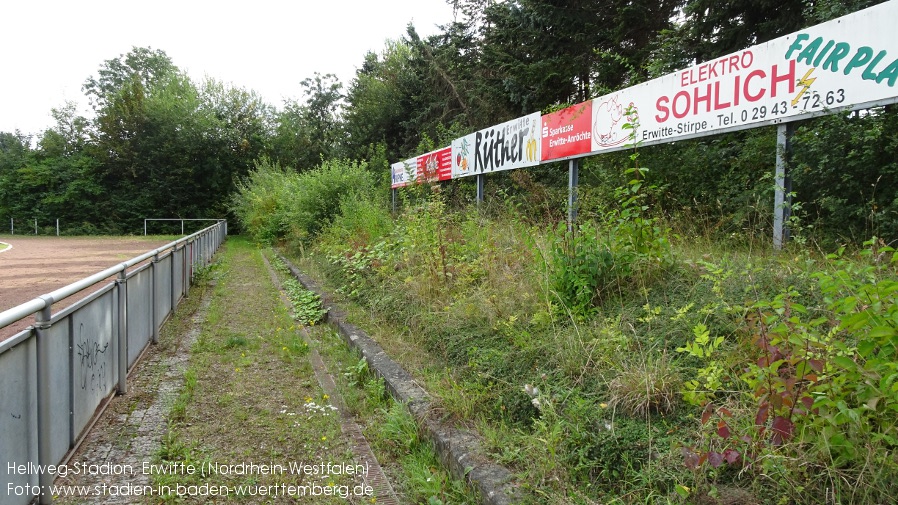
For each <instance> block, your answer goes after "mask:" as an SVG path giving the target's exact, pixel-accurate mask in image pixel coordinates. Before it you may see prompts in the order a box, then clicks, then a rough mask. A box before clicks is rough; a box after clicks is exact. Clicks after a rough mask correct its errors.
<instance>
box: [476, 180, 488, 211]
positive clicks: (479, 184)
mask: <svg viewBox="0 0 898 505" xmlns="http://www.w3.org/2000/svg"><path fill="white" fill-rule="evenodd" d="M485 179H486V176H485V175H483V174H477V205H478V206H479V205H480V204H481V203H483V182H484V180H485Z"/></svg>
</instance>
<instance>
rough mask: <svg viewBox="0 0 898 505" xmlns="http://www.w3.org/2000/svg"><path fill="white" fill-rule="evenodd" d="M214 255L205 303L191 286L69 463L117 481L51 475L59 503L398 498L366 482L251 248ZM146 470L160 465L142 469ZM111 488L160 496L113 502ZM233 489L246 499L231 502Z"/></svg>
mask: <svg viewBox="0 0 898 505" xmlns="http://www.w3.org/2000/svg"><path fill="white" fill-rule="evenodd" d="M219 255H220V256H219V258H218V260H219V263H218V265H217V266H215V267H213V268H212V270H211V272H210V273H209V275H210V276H211V278H212V279H214V285H213V286H209V287H207V288H206V293H205V295H203V296H202V297H200V296H197V293H196V292H194V291H191V297H190V298H189V299H188V300H187V301H186V302H185V303H184V304H182V306H181V307H179V309H178V315H177V316H176V317H175V318H174V319H173V320H172V321H171V322H170V323H169V324H168V325H167V327H166V328H165V330H164V331H163V334H162V336H161V337H160V345H159V346H158V348H154V349H153V350H152V351H151V353H150V354H149V355H148V358H147V359H146V360H145V361H143V362H142V363H141V364H140V365H139V367H138V368H137V371H136V372H135V374H134V377H133V378H132V381H133V382H129V392H128V394H127V395H124V396H121V397H116V398H114V399H113V400H112V402H111V403H110V406H109V408H108V409H107V411H106V412H105V414H104V415H103V417H102V418H101V419H100V420H99V421H98V423H97V425H96V426H95V428H94V429H93V431H92V433H91V434H90V435H89V436H88V438H87V439H86V441H85V443H84V444H83V446H82V449H81V450H80V451H79V452H78V453H76V454H75V455H74V456H73V458H72V459H71V461H70V462H69V467H82V468H83V467H85V465H86V466H87V467H88V468H90V465H102V464H110V465H113V468H122V469H125V474H123V475H122V474H120V475H98V474H94V475H69V476H68V477H67V478H65V479H62V478H58V479H57V481H56V484H57V485H66V486H70V487H67V488H65V489H66V491H65V493H75V494H78V496H75V497H71V496H70V497H62V496H60V497H59V499H58V500H59V502H60V503H68V504H75V503H111V504H119V503H137V502H142V503H159V502H160V501H165V500H171V499H174V500H175V501H178V502H187V503H210V502H211V503H221V502H225V501H228V502H230V501H234V500H238V501H240V502H242V503H287V502H289V503H315V504H346V503H353V504H363V503H364V504H371V503H395V501H391V500H384V498H386V497H385V496H383V495H382V494H378V493H377V492H376V491H375V487H378V488H381V489H384V488H383V487H382V486H377V485H376V483H373V482H372V483H371V484H372V485H369V474H368V470H367V468H368V466H369V465H370V464H366V460H365V459H363V458H362V459H360V458H359V457H358V456H356V455H355V454H354V449H355V447H356V446H357V440H354V439H353V436H352V434H347V433H344V432H343V431H342V430H341V426H342V424H343V422H342V420H341V415H340V413H339V411H338V409H337V407H335V406H334V405H335V404H340V403H341V402H340V401H339V400H338V399H336V398H334V399H332V396H336V395H335V393H334V390H333V389H331V388H326V389H325V388H322V386H321V385H320V384H319V383H318V381H317V380H316V371H315V370H314V368H313V366H312V364H311V363H310V349H309V346H308V344H307V343H306V342H305V341H304V339H303V333H302V328H300V327H298V326H295V325H294V324H293V320H292V317H291V316H290V313H289V311H288V309H287V307H285V304H284V303H283V302H282V299H281V296H280V292H279V289H278V285H277V279H276V278H275V277H274V276H272V275H270V273H269V272H267V271H266V270H267V269H266V267H265V264H264V262H263V260H262V256H261V254H260V253H259V251H258V249H256V248H255V247H254V246H253V245H252V244H249V243H246V242H244V241H241V240H240V239H239V238H238V239H235V238H232V239H229V241H228V243H227V244H226V245H225V247H224V249H223V251H222V252H220V253H219ZM198 284H199V285H200V286H201V285H202V284H203V283H202V282H200V283H198ZM200 289H202V288H200ZM200 298H201V299H200ZM329 393H330V394H329ZM356 431H357V430H356ZM375 464H376V461H375ZM148 465H156V466H155V467H153V468H156V469H157V470H152V469H151V471H150V472H146V471H145V470H144V469H146V468H147V467H148ZM251 465H256V466H255V467H252V466H251ZM188 467H191V468H193V469H194V471H193V472H190V471H188ZM213 467H214V468H215V470H212V468H213ZM262 467H264V468H262ZM159 468H166V469H167V470H165V472H164V473H160V471H159V470H158V469H159ZM221 468H224V469H226V470H224V471H222V470H221ZM241 468H242V469H243V471H240V469H241ZM247 468H255V469H256V470H249V471H247V470H246V469H247ZM260 468H262V470H260ZM265 468H267V470H265ZM303 468H305V469H303ZM207 469H208V470H207ZM348 469H351V470H348ZM361 469H364V471H361ZM104 485H105V486H106V487H105V488H104V487H103V486H104ZM74 486H82V487H81V488H76V487H74ZM113 486H116V487H117V489H118V490H121V489H122V487H123V486H130V489H133V488H134V486H145V487H143V488H142V490H144V492H145V493H152V494H156V495H155V496H149V497H146V498H139V497H135V496H110V494H109V493H110V490H112V487H113ZM190 486H194V488H193V489H194V490H195V492H194V493H193V494H191V493H190V491H188V489H189V487H190ZM203 486H206V487H205V488H203ZM386 488H389V484H388V483H387V486H386ZM238 489H245V490H248V492H249V495H246V494H244V495H243V496H240V497H239V498H238V497H236V496H235V493H236V494H240V493H241V492H239V491H238ZM98 490H104V491H105V494H104V493H98ZM181 490H183V491H185V492H184V493H183V494H182V492H181ZM215 490H218V491H219V493H220V492H221V491H222V490H226V492H227V494H228V496H229V498H226V499H225V498H221V497H214V496H213V494H211V493H213V492H214V491H215ZM159 493H161V494H167V498H164V497H160V496H159ZM252 493H256V494H252ZM57 495H59V493H57Z"/></svg>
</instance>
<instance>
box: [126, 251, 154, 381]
mask: <svg viewBox="0 0 898 505" xmlns="http://www.w3.org/2000/svg"><path fill="white" fill-rule="evenodd" d="M127 293H128V311H127V317H128V325H127V328H128V369H129V370H130V369H131V365H132V364H134V361H135V360H137V357H138V356H140V353H141V352H142V351H143V349H144V347H146V346H147V344H149V343H150V340H152V339H153V321H152V317H153V303H152V300H153V271H152V270H150V268H149V265H147V266H145V267H142V268H141V269H140V270H138V271H137V272H135V273H132V274H131V276H130V277H128V289H127Z"/></svg>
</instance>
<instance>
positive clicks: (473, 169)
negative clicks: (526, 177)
mask: <svg viewBox="0 0 898 505" xmlns="http://www.w3.org/2000/svg"><path fill="white" fill-rule="evenodd" d="M539 120H540V114H539V112H534V113H533V114H530V115H527V116H524V117H519V118H517V119H513V120H511V121H507V122H505V123H502V124H499V125H496V126H491V127H489V128H484V129H483V130H480V131H478V132H475V133H472V134H470V135H465V136H464V137H462V138H459V139H455V140H453V141H452V178H453V179H455V178H458V177H466V176H468V175H475V174H483V173H489V172H498V171H500V170H510V169H513V168H524V167H531V166H534V165H538V164H539V162H540V142H539V140H538V139H539V128H540V126H539V125H540V121H539Z"/></svg>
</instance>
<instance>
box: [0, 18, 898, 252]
mask: <svg viewBox="0 0 898 505" xmlns="http://www.w3.org/2000/svg"><path fill="white" fill-rule="evenodd" d="M448 1H449V3H450V4H451V5H452V7H453V9H454V12H455V16H454V18H453V19H452V20H451V21H447V23H446V24H445V25H443V26H441V27H440V28H439V30H438V31H437V33H436V34H434V35H431V36H428V37H422V36H420V35H419V34H418V32H417V30H416V29H415V28H414V26H413V25H409V27H408V29H407V31H406V33H404V34H397V38H396V39H394V40H389V41H387V42H386V43H385V46H384V48H383V49H382V50H381V51H379V52H370V53H368V54H366V55H364V56H362V58H361V62H360V64H359V66H358V70H357V72H356V75H355V77H354V78H353V79H352V80H351V81H350V82H349V83H347V84H346V86H344V84H343V83H341V82H339V81H338V80H337V79H336V77H335V76H333V75H330V74H326V75H322V74H317V73H316V74H315V75H314V76H312V77H310V78H308V79H306V80H304V81H303V82H301V83H299V86H298V92H299V93H300V94H301V98H298V99H289V100H286V101H285V102H284V103H282V104H278V106H275V105H272V104H269V103H266V102H265V101H264V100H263V99H262V98H261V97H260V96H259V95H258V94H257V93H256V92H254V91H253V90H247V89H243V88H240V87H235V86H230V85H225V84H223V83H220V82H217V81H215V80H214V79H207V80H206V81H204V82H200V83H197V82H194V81H192V80H191V79H190V78H188V77H187V76H186V74H185V73H184V72H183V71H181V70H180V69H179V68H178V67H177V66H176V65H175V63H174V62H173V61H172V60H171V59H170V58H169V57H168V56H167V55H166V54H165V52H164V51H162V50H158V49H156V50H154V49H151V48H134V49H133V50H132V51H130V52H129V53H128V54H125V55H121V56H119V57H118V58H113V59H110V60H107V61H105V62H103V63H102V65H101V66H100V68H99V70H98V72H97V74H96V75H94V76H91V77H89V78H88V79H87V80H86V81H85V84H84V86H83V91H84V93H85V95H86V96H87V98H88V99H89V103H90V105H91V107H92V109H93V115H92V117H91V118H85V117H82V116H80V115H78V113H77V109H76V107H75V105H74V104H72V103H66V104H63V105H61V106H60V107H59V108H56V109H53V111H52V117H53V118H54V120H55V125H53V126H51V127H50V128H48V129H47V130H45V131H44V132H41V133H39V134H37V135H35V136H34V137H31V136H28V135H25V134H22V133H20V132H0V218H2V217H5V216H9V217H15V218H18V219H33V218H37V219H39V221H42V222H49V221H50V220H52V219H55V218H61V219H63V220H65V221H66V222H68V223H70V224H72V228H69V229H70V230H72V231H75V232H82V233H92V232H113V233H133V232H135V231H136V230H138V229H140V228H141V227H142V219H143V218H144V217H153V216H155V217H185V218H186V217H210V216H211V217H219V216H222V215H226V214H227V211H228V201H229V195H230V194H231V193H232V192H233V190H234V188H235V184H236V183H237V182H238V181H239V180H240V178H242V177H244V176H246V175H247V174H248V173H249V172H250V171H251V170H252V169H253V167H254V165H255V164H256V163H258V162H259V161H261V160H266V161H269V162H273V163H277V164H279V165H281V166H284V167H290V168H292V169H293V170H296V171H298V172H303V171H306V170H310V169H312V168H314V167H316V166H318V165H320V164H321V163H322V162H323V161H326V160H330V159H336V158H339V159H356V160H365V161H366V162H367V166H368V167H369V169H370V170H373V171H376V172H378V174H383V180H384V184H385V187H386V180H387V173H388V168H387V167H388V162H390V161H396V160H399V159H404V158H406V157H408V156H410V155H414V154H419V153H421V152H423V151H424V150H428V149H432V148H434V147H441V146H443V145H448V143H449V141H450V140H451V139H453V138H456V137H458V136H461V135H463V134H465V133H468V132H470V131H472V130H474V129H479V128H482V127H485V126H489V125H492V124H497V123H500V122H503V121H506V120H509V119H512V118H515V117H519V116H522V115H524V114H528V113H531V112H534V111H537V110H542V111H549V110H554V109H557V108H561V107H563V106H565V105H568V104H573V103H578V102H582V101H585V100H588V99H590V98H593V97H596V96H600V95H602V94H605V93H608V92H611V91H614V90H617V89H621V88H624V87H627V86H632V85H634V84H638V83H640V82H643V81H646V80H649V79H652V78H655V77H658V76H661V75H664V74H666V73H669V72H671V71H673V70H676V69H679V68H683V67H686V66H689V65H691V64H692V63H694V62H701V61H707V60H711V59H713V58H715V57H718V56H721V55H724V54H728V53H730V52H734V51H737V50H739V49H742V48H745V47H748V46H751V45H753V44H758V43H762V42H765V41H767V40H770V39H773V38H776V37H778V36H781V35H784V34H787V33H790V32H793V31H796V30H798V29H800V28H802V27H805V26H809V25H813V24H816V23H819V22H823V21H826V20H829V19H833V18H835V17H839V16H842V15H845V14H848V13H850V12H853V11H856V10H859V9H862V8H865V7H869V6H871V5H874V4H876V3H880V2H879V1H878V0H849V1H836V0H812V1H807V0H777V1H775V2H774V1H772V0H753V1H746V0H727V1H711V0H603V1H597V0H564V1H559V0H508V1H497V0H448ZM802 124H803V126H802V127H801V128H799V132H798V135H797V137H796V143H795V154H794V170H793V176H794V178H795V186H794V187H795V192H796V195H795V196H796V201H797V202H801V205H799V206H798V209H796V210H797V212H796V215H797V216H799V217H801V218H802V219H803V221H802V223H803V225H804V226H805V228H806V229H807V230H811V229H813V228H812V227H814V226H816V227H817V228H816V229H817V230H818V231H819V230H826V231H825V232H822V231H820V232H819V233H822V234H823V235H825V236H827V237H830V238H834V239H841V238H845V237H850V238H855V239H859V238H862V237H863V236H864V235H869V234H871V233H876V232H879V233H882V230H889V229H892V230H893V229H898V227H896V226H895V225H898V198H896V194H895V187H896V183H898V162H896V161H895V159H894V156H892V153H893V152H894V149H895V145H898V133H896V132H898V128H895V127H896V126H898V119H896V114H895V113H894V111H891V110H888V109H887V108H884V109H877V110H874V111H871V112H869V113H865V114H854V115H844V116H836V117H830V118H822V119H817V120H811V121H806V122H803V123H802ZM772 130H773V129H772V128H762V129H758V130H751V131H745V132H739V133H733V134H727V135H722V136H716V137H712V138H708V139H700V140H693V141H687V142H678V143H675V144H669V145H664V146H657V147H652V148H645V149H644V150H643V152H642V153H641V156H642V158H641V161H642V162H643V164H644V165H645V166H647V167H649V169H650V171H649V174H650V175H649V177H650V178H651V179H652V181H651V182H652V183H653V184H654V185H656V186H657V187H658V188H659V191H658V192H657V194H655V195H653V202H654V203H656V204H657V208H658V209H663V212H665V213H666V214H669V215H671V216H672V217H674V218H676V217H680V216H682V217H686V218H687V219H684V222H689V223H695V222H702V223H704V226H705V227H706V228H707V229H709V230H714V231H720V232H722V233H732V232H734V231H744V230H746V229H751V230H755V231H760V230H761V229H763V228H764V227H765V226H766V225H767V221H769V216H770V214H772V213H771V212H770V211H769V208H770V207H771V205H772V204H770V203H768V200H769V201H770V202H772V196H771V195H772V191H773V184H772V179H771V178H770V177H769V174H770V172H771V170H772V166H773V159H774V155H773V153H774V152H775V148H774V147H773V146H774V145H775V138H774V137H775V134H774V132H773V131H772ZM625 164H626V155H625V154H620V155H605V156H601V157H592V158H589V159H587V160H584V163H583V166H582V169H581V170H582V174H581V183H583V184H584V185H585V186H587V187H588V188H591V191H592V192H593V193H594V194H595V195H596V200H601V199H602V197H607V196H610V195H609V194H608V192H609V191H610V188H614V187H617V185H618V183H619V182H620V181H619V179H620V178H621V177H623V175H622V170H620V168H621V167H622V166H624V165H625ZM564 177H565V172H564V170H560V169H559V170H553V169H552V168H551V167H549V168H543V169H540V170H538V171H527V172H521V173H516V174H503V175H499V176H496V177H494V178H492V179H491V182H490V185H491V187H492V191H494V192H497V193H502V194H509V193H511V194H516V195H519V196H520V198H521V199H522V201H523V204H524V205H535V206H538V205H540V204H541V202H540V201H539V199H540V198H544V197H545V195H549V198H552V199H554V198H555V197H556V195H555V193H557V192H559V191H562V190H563V187H564ZM452 184H453V185H454V186H453V188H455V187H458V186H459V185H462V184H464V183H459V182H453V183H452ZM553 192H555V193H553ZM459 194H460V195H465V194H466V193H464V192H459ZM540 195H543V196H540ZM586 196H587V198H586V199H585V200H584V205H585V206H586V208H585V209H584V210H585V211H587V212H588V211H589V208H588V205H589V201H590V199H589V195H586ZM460 198H462V199H464V198H467V197H465V196H461V197H460ZM557 207H558V208H559V209H561V208H562V205H561V201H559V204H558V206H557ZM696 215H698V216H701V219H700V220H696V219H694V217H695V216H696Z"/></svg>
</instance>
